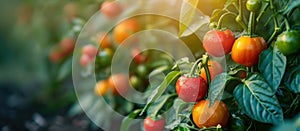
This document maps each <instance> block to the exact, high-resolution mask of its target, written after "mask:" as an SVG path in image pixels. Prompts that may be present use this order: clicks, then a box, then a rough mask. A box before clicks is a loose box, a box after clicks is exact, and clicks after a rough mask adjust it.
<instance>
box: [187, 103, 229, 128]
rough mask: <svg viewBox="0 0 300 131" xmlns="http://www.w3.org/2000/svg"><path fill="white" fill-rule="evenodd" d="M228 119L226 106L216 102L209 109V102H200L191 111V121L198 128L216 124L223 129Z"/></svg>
mask: <svg viewBox="0 0 300 131" xmlns="http://www.w3.org/2000/svg"><path fill="white" fill-rule="evenodd" d="M229 117H230V114H229V111H228V108H227V105H226V104H225V103H224V102H222V101H216V102H215V103H214V105H213V106H211V107H209V100H201V101H199V102H198V103H197V104H196V105H195V106H194V108H193V110H192V118H193V121H194V123H195V124H196V125H197V126H198V127H199V128H203V127H211V126H217V125H218V124H220V125H221V126H222V127H225V126H226V125H227V123H228V119H229Z"/></svg>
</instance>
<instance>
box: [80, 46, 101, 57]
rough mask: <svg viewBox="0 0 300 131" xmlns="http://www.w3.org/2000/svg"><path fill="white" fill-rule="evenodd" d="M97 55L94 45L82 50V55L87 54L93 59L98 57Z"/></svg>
mask: <svg viewBox="0 0 300 131" xmlns="http://www.w3.org/2000/svg"><path fill="white" fill-rule="evenodd" d="M97 53H98V50H97V48H96V47H95V46H94V45H92V44H89V45H86V46H84V47H83V48H82V54H86V55H88V56H90V57H92V58H94V57H95V56H96V55H97Z"/></svg>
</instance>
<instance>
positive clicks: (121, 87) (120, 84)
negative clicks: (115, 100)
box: [108, 74, 130, 95]
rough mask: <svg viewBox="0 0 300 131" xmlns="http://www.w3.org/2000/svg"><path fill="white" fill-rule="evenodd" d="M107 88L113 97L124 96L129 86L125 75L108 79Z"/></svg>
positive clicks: (112, 76) (117, 75) (115, 75)
mask: <svg viewBox="0 0 300 131" xmlns="http://www.w3.org/2000/svg"><path fill="white" fill-rule="evenodd" d="M108 86H109V88H110V89H111V90H112V92H113V94H114V95H118V94H123V95H124V94H126V93H127V91H128V89H129V87H130V84H129V80H128V79H127V78H126V76H125V74H114V75H111V76H110V77H109V78H108ZM117 88H118V89H117Z"/></svg>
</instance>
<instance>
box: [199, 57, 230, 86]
mask: <svg viewBox="0 0 300 131" xmlns="http://www.w3.org/2000/svg"><path fill="white" fill-rule="evenodd" d="M207 64H208V70H209V73H210V78H211V80H214V79H215V77H216V76H217V75H219V74H221V73H222V72H223V71H224V69H223V67H222V65H221V64H220V63H218V62H217V61H208V63H207ZM200 71H201V74H200V76H201V77H202V78H203V79H204V80H205V82H207V78H206V72H205V69H204V68H202V69H201V70H200Z"/></svg>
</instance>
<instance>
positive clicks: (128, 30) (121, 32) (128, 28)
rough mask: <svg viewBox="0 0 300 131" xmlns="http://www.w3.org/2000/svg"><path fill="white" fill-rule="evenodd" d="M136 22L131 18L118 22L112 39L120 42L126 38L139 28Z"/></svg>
mask: <svg viewBox="0 0 300 131" xmlns="http://www.w3.org/2000/svg"><path fill="white" fill-rule="evenodd" d="M139 28H140V27H139V24H138V22H137V21H136V20H135V19H133V18H131V19H127V20H125V21H122V22H121V23H119V24H118V25H117V26H116V27H115V29H114V34H113V35H114V39H115V41H116V42H117V43H118V44H121V43H122V42H123V41H124V40H125V39H126V38H128V37H129V36H130V35H132V34H134V33H135V32H137V31H138V30H139Z"/></svg>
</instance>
